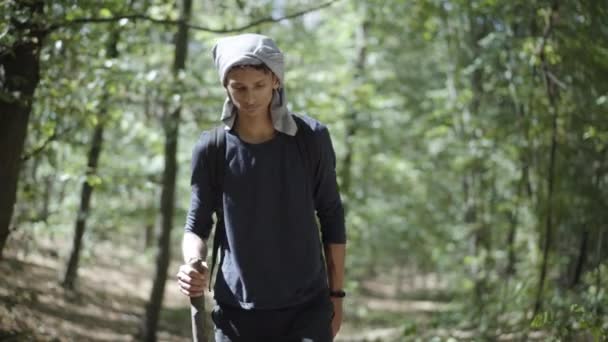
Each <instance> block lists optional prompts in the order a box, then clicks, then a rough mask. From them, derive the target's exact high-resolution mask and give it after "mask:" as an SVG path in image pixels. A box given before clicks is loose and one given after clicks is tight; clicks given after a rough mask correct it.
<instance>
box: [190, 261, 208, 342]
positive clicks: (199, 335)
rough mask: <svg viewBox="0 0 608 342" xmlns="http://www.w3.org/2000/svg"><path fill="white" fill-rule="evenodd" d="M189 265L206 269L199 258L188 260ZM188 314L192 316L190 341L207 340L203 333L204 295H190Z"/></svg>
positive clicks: (202, 269) (205, 341) (203, 341)
mask: <svg viewBox="0 0 608 342" xmlns="http://www.w3.org/2000/svg"><path fill="white" fill-rule="evenodd" d="M190 266H192V267H193V268H194V269H196V270H197V271H199V272H201V273H205V272H206V270H205V269H204V268H203V266H202V265H201V260H200V259H196V260H194V261H192V262H190ZM190 315H191V318H192V341H193V342H207V336H206V335H205V295H204V294H203V295H202V296H200V297H190Z"/></svg>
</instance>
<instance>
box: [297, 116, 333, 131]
mask: <svg viewBox="0 0 608 342" xmlns="http://www.w3.org/2000/svg"><path fill="white" fill-rule="evenodd" d="M291 115H292V116H293V117H294V120H295V121H296V124H297V125H298V129H304V130H306V131H308V132H312V133H319V132H321V131H324V130H326V129H327V127H326V126H325V125H324V124H323V123H322V122H321V121H319V120H317V119H314V118H312V117H310V116H308V115H304V114H296V113H292V114H291Z"/></svg>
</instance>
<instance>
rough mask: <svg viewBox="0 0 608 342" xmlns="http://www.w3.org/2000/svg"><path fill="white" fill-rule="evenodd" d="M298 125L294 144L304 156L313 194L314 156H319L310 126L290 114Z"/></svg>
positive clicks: (313, 193) (314, 176)
mask: <svg viewBox="0 0 608 342" xmlns="http://www.w3.org/2000/svg"><path fill="white" fill-rule="evenodd" d="M291 116H292V117H293V119H294V121H295V122H296V125H297V126H298V132H297V133H296V135H295V139H296V144H297V145H298V150H299V152H300V155H301V156H304V164H305V165H304V167H305V168H306V173H307V174H308V175H309V185H310V189H311V193H312V195H313V196H314V195H315V179H316V170H315V165H316V163H315V158H317V159H318V158H319V152H318V146H317V142H316V141H315V139H314V132H313V130H312V128H310V126H308V125H307V124H306V123H305V122H304V120H303V119H302V118H300V117H299V116H297V115H295V114H292V115H291Z"/></svg>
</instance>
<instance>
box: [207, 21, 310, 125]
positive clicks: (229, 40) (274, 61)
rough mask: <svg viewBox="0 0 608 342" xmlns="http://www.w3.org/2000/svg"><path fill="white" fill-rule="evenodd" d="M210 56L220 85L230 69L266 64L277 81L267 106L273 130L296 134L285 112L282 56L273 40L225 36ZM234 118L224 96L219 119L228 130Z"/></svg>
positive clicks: (232, 105) (292, 121)
mask: <svg viewBox="0 0 608 342" xmlns="http://www.w3.org/2000/svg"><path fill="white" fill-rule="evenodd" d="M212 54H213V61H214V63H215V66H216V68H217V70H218V73H219V76H220V80H221V82H222V85H224V84H225V81H226V74H228V71H230V69H231V68H232V67H235V66H238V65H259V64H265V65H266V66H267V67H268V68H269V69H270V70H271V71H272V72H273V73H274V74H275V75H276V76H277V78H278V79H279V82H280V84H279V88H278V89H277V90H274V92H273V94H272V102H271V103H270V116H271V118H272V123H273V125H274V128H275V129H276V130H278V131H280V132H282V133H285V134H288V135H295V134H296V132H297V130H298V128H297V126H296V123H295V121H294V119H293V118H292V116H291V115H290V113H289V111H288V110H287V98H286V96H285V73H284V67H285V66H284V57H283V53H282V52H281V50H279V48H278V47H277V45H276V44H275V42H274V41H273V40H272V39H270V38H268V37H266V36H263V35H259V34H250V33H247V34H240V35H237V36H230V37H225V38H221V39H219V40H218V41H217V43H216V44H215V46H214V47H213V50H212ZM236 115H237V109H236V107H235V106H234V104H233V103H232V101H231V100H230V98H229V97H226V101H225V102H224V108H223V110H222V117H221V120H222V121H223V122H224V124H225V125H226V126H227V128H228V129H230V128H232V126H233V125H234V121H235V119H236Z"/></svg>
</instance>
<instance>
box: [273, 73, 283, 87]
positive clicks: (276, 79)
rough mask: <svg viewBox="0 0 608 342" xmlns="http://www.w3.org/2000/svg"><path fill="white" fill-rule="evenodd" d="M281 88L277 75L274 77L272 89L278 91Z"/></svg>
mask: <svg viewBox="0 0 608 342" xmlns="http://www.w3.org/2000/svg"><path fill="white" fill-rule="evenodd" d="M280 86H281V82H280V81H279V78H278V77H277V76H276V75H272V89H274V90H277V89H279V87H280Z"/></svg>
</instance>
